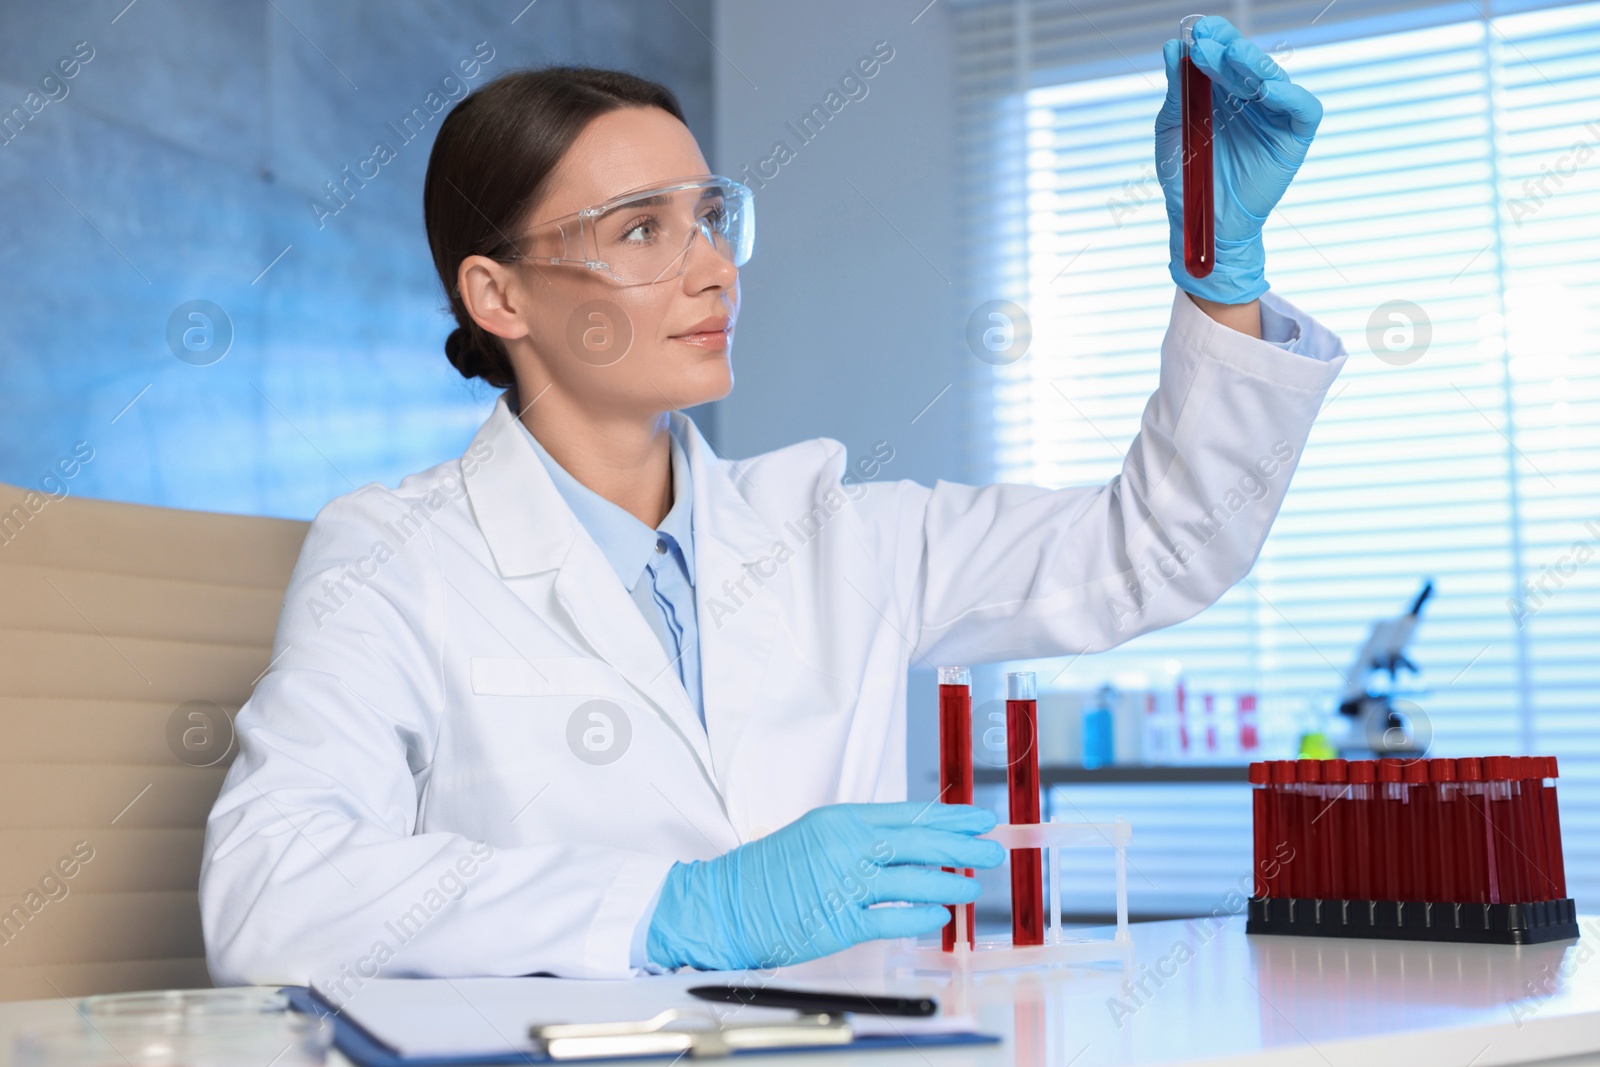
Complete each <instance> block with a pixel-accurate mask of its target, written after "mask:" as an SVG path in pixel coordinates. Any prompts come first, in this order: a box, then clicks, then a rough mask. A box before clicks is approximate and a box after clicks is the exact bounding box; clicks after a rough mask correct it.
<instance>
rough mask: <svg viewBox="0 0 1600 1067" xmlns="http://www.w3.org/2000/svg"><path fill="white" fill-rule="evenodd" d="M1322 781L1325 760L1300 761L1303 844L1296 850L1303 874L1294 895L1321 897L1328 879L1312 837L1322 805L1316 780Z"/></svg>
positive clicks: (1298, 815)
mask: <svg viewBox="0 0 1600 1067" xmlns="http://www.w3.org/2000/svg"><path fill="white" fill-rule="evenodd" d="M1321 781H1322V761H1321V760H1314V759H1303V760H1297V761H1296V763H1295V783H1296V784H1295V786H1294V792H1295V815H1294V819H1295V834H1296V835H1297V836H1298V837H1299V838H1300V847H1299V848H1298V849H1297V850H1296V852H1295V862H1296V863H1298V864H1300V870H1299V877H1298V878H1297V879H1296V880H1295V886H1296V891H1295V894H1294V895H1295V896H1297V897H1317V896H1321V895H1322V887H1323V885H1324V884H1325V883H1326V881H1327V873H1326V872H1325V871H1324V870H1323V868H1322V857H1321V856H1320V855H1318V853H1317V842H1316V840H1315V839H1314V838H1313V837H1312V833H1313V830H1314V826H1315V820H1316V818H1317V813H1318V812H1319V811H1320V810H1321V808H1322V805H1321V803H1320V802H1319V798H1318V797H1317V787H1316V785H1315V784H1314V783H1318V782H1321Z"/></svg>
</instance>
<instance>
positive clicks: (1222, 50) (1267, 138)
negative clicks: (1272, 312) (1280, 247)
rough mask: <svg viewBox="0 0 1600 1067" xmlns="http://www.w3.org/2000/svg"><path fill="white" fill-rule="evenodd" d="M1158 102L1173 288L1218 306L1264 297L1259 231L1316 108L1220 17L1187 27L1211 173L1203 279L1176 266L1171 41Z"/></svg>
mask: <svg viewBox="0 0 1600 1067" xmlns="http://www.w3.org/2000/svg"><path fill="white" fill-rule="evenodd" d="M1162 54H1163V56H1164V58H1165V59H1166V64H1167V99H1166V102H1165V103H1163V104H1162V105H1161V111H1160V112H1159V113H1158V114H1157V115H1156V176H1157V178H1158V179H1159V180H1160V182H1161V191H1162V193H1163V194H1164V195H1165V197H1166V202H1167V220H1168V222H1169V223H1170V227H1171V228H1170V245H1171V255H1172V261H1171V266H1170V269H1171V272H1172V280H1173V281H1175V282H1177V283H1178V287H1179V288H1180V289H1183V290H1185V291H1186V292H1190V293H1193V294H1194V295H1195V296H1199V297H1204V298H1205V299H1207V300H1215V301H1217V302H1218V303H1222V304H1248V303H1249V302H1250V301H1252V300H1254V299H1256V298H1257V297H1259V296H1260V295H1261V294H1262V293H1264V292H1266V291H1267V289H1268V285H1267V279H1266V259H1265V255H1264V253H1263V250H1262V246H1261V225H1262V223H1264V222H1266V220H1267V215H1268V214H1269V213H1270V212H1271V211H1272V209H1273V207H1274V206H1275V205H1276V204H1277V203H1278V201H1279V200H1280V199H1282V197H1283V194H1284V191H1285V190H1286V189H1288V188H1289V182H1290V180H1291V179H1293V178H1294V176H1295V172H1296V171H1298V170H1299V169H1300V164H1301V163H1303V162H1304V161H1305V158H1306V150H1307V149H1309V148H1310V147H1311V138H1312V137H1313V136H1315V134H1316V132H1317V124H1318V123H1320V122H1321V121H1322V104H1321V103H1319V102H1318V100H1317V98H1316V97H1315V96H1312V95H1311V93H1310V92H1308V91H1307V90H1306V89H1305V88H1304V87H1302V86H1299V85H1296V84H1294V83H1293V82H1291V81H1290V80H1289V76H1288V75H1287V74H1285V73H1284V71H1283V68H1282V67H1280V66H1278V64H1277V63H1275V62H1273V60H1272V57H1270V56H1268V55H1267V54H1266V53H1265V52H1263V51H1261V49H1259V48H1257V47H1256V46H1255V45H1253V44H1251V43H1250V42H1249V41H1247V40H1245V39H1244V38H1243V37H1241V36H1240V35H1239V31H1238V30H1236V29H1234V27H1233V24H1232V23H1230V22H1229V21H1228V20H1227V19H1225V18H1223V17H1222V16H1221V15H1207V16H1206V17H1205V18H1203V19H1201V20H1200V21H1198V22H1196V23H1195V26H1194V45H1193V49H1192V51H1191V52H1190V56H1191V58H1193V60H1194V63H1195V66H1197V67H1199V68H1200V70H1201V71H1202V72H1203V73H1205V74H1206V75H1207V76H1208V77H1209V78H1210V79H1211V99H1212V116H1211V132H1212V149H1211V151H1212V157H1213V164H1214V166H1215V167H1216V181H1215V184H1214V189H1215V193H1216V245H1217V249H1216V260H1215V266H1214V267H1213V268H1212V270H1211V273H1210V274H1208V275H1206V276H1205V277H1204V278H1195V277H1191V276H1190V274H1189V272H1188V270H1187V269H1185V267H1184V265H1183V173H1182V166H1181V164H1182V158H1183V129H1182V125H1181V124H1182V115H1183V105H1182V96H1181V95H1180V94H1181V92H1182V81H1181V79H1180V77H1179V74H1178V59H1179V45H1178V40H1177V38H1173V39H1172V40H1169V41H1168V42H1167V43H1166V46H1165V47H1164V48H1163V49H1162Z"/></svg>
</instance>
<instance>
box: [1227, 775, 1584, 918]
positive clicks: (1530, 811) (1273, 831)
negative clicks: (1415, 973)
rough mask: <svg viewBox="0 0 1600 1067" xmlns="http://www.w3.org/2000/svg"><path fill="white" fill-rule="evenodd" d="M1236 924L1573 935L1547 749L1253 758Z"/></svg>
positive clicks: (1573, 909) (1572, 914)
mask: <svg viewBox="0 0 1600 1067" xmlns="http://www.w3.org/2000/svg"><path fill="white" fill-rule="evenodd" d="M1249 776H1250V783H1251V786H1252V794H1253V797H1252V803H1253V808H1254V822H1255V894H1254V896H1253V897H1252V898H1251V900H1250V905H1249V918H1248V920H1247V922H1246V926H1245V930H1246V932H1248V933H1257V934H1312V935H1319V936H1324V937H1378V938H1401V939H1407V940H1420V941H1470V942H1479V943H1491V944H1513V945H1515V944H1532V943H1535V942H1542V941H1557V940H1563V939H1567V938H1573V937H1577V936H1578V924H1577V911H1576V907H1575V905H1574V904H1573V901H1572V898H1571V897H1568V896H1567V880H1566V871H1565V866H1564V864H1563V862H1562V856H1561V820H1560V816H1559V813H1558V811H1557V807H1556V789H1555V784H1554V780H1555V778H1556V760H1555V757H1554V756H1485V757H1482V758H1476V757H1474V758H1471V759H1410V760H1399V759H1384V760H1350V761H1346V760H1342V759H1330V760H1311V759H1303V760H1274V761H1270V762H1266V763H1252V764H1251V765H1250V771H1249Z"/></svg>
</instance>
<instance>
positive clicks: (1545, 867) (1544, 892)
mask: <svg viewBox="0 0 1600 1067" xmlns="http://www.w3.org/2000/svg"><path fill="white" fill-rule="evenodd" d="M1512 763H1513V765H1514V767H1515V768H1516V776H1517V781H1516V789H1517V794H1516V814H1517V840H1518V842H1519V845H1518V847H1519V848H1520V850H1521V852H1522V859H1523V866H1524V868H1525V873H1526V875H1527V878H1526V880H1525V881H1524V883H1523V885H1524V886H1525V888H1526V889H1527V892H1528V896H1527V899H1528V900H1553V899H1554V895H1553V892H1554V889H1555V882H1554V880H1553V879H1552V878H1551V877H1550V859H1549V857H1548V856H1547V855H1546V850H1545V836H1544V827H1543V826H1542V825H1541V824H1542V822H1543V814H1544V811H1543V805H1541V804H1540V802H1539V793H1538V790H1539V787H1540V784H1541V779H1542V778H1543V775H1541V774H1540V769H1541V767H1542V764H1541V762H1540V760H1539V759H1538V758H1537V757H1534V756H1517V757H1515V758H1514V759H1513V760H1512Z"/></svg>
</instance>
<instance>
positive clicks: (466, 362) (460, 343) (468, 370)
mask: <svg viewBox="0 0 1600 1067" xmlns="http://www.w3.org/2000/svg"><path fill="white" fill-rule="evenodd" d="M444 354H445V355H446V356H448V357H450V362H451V364H452V365H453V366H454V367H455V368H456V370H458V371H460V372H461V373H462V374H464V375H466V376H467V377H468V378H476V377H477V376H478V369H477V368H478V364H479V363H481V362H482V360H483V356H482V354H481V353H480V352H479V351H478V350H477V349H475V348H473V347H472V340H471V338H469V337H468V336H467V331H466V330H463V329H462V328H461V327H459V326H457V327H456V328H455V329H453V330H451V331H450V336H449V337H446V338H445V339H444Z"/></svg>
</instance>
